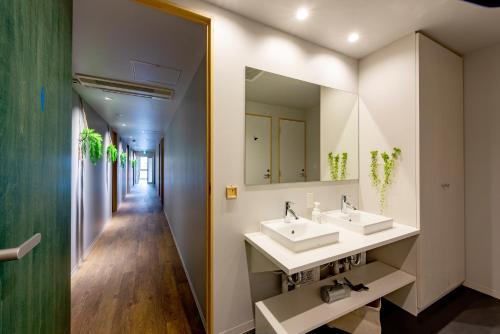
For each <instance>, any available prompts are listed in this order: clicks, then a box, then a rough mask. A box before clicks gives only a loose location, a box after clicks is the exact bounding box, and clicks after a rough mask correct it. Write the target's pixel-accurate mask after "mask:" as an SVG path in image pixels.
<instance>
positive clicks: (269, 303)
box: [255, 262, 415, 334]
mask: <svg viewBox="0 0 500 334" xmlns="http://www.w3.org/2000/svg"><path fill="white" fill-rule="evenodd" d="M343 277H347V278H348V279H349V280H350V281H351V282H353V284H357V283H361V282H362V283H364V284H365V285H366V286H368V287H369V290H368V291H362V292H355V291H352V292H351V296H350V297H349V298H345V299H342V300H338V301H336V302H334V303H332V304H326V303H324V302H323V301H322V300H321V297H320V287H321V286H323V285H329V284H332V280H333V279H334V278H339V279H341V278H343ZM414 281H415V276H412V275H410V274H408V273H406V272H404V271H402V270H398V269H396V268H393V267H391V266H388V265H386V264H384V263H382V262H372V263H369V264H366V265H363V266H361V267H356V268H354V269H352V270H350V271H348V272H345V273H342V274H339V275H337V276H334V277H329V278H326V279H324V280H322V281H318V282H315V283H312V284H311V285H307V286H304V287H302V288H300V289H296V290H294V291H291V292H288V293H284V294H281V295H278V296H275V297H271V298H269V299H266V300H263V301H260V302H257V303H256V304H255V325H256V332H257V333H278V334H285V333H288V334H295V333H306V332H308V331H311V330H313V329H315V328H317V327H320V326H322V325H324V324H327V323H329V322H330V321H332V320H335V319H337V318H340V317H342V316H343V315H346V314H347V313H349V312H352V311H354V310H356V309H358V308H360V307H362V306H364V305H366V304H368V303H370V302H372V301H374V300H376V299H378V298H381V297H383V296H385V295H387V294H389V293H391V292H393V291H396V290H398V289H400V288H402V287H404V286H406V285H408V284H411V283H413V282H414Z"/></svg>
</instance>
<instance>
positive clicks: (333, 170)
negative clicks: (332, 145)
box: [328, 152, 339, 181]
mask: <svg viewBox="0 0 500 334" xmlns="http://www.w3.org/2000/svg"><path fill="white" fill-rule="evenodd" d="M328 166H329V167H330V179H331V180H332V181H337V180H338V179H339V155H338V154H335V155H334V154H333V153H332V152H330V153H328Z"/></svg>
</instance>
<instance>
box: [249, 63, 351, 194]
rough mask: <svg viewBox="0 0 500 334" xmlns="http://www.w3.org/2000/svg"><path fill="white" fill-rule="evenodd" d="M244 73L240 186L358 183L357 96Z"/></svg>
mask: <svg viewBox="0 0 500 334" xmlns="http://www.w3.org/2000/svg"><path fill="white" fill-rule="evenodd" d="M245 72H246V84H245V184H247V185H263V184H274V183H290V182H312V181H342V180H353V179H357V178H358V97H357V95H356V94H354V93H349V92H345V91H341V90H338V89H333V88H328V87H323V86H320V85H316V84H312V83H308V82H305V81H301V80H297V79H292V78H288V77H284V76H281V75H277V74H273V73H270V72H265V71H261V70H258V69H255V68H251V67H246V71H245Z"/></svg>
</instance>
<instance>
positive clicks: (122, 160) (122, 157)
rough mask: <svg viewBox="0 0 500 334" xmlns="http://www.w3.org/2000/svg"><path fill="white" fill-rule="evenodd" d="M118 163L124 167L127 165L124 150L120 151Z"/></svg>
mask: <svg viewBox="0 0 500 334" xmlns="http://www.w3.org/2000/svg"><path fill="white" fill-rule="evenodd" d="M120 165H121V166H122V168H125V166H126V165H127V153H125V152H122V153H120Z"/></svg>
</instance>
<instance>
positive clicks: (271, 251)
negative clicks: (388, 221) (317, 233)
mask: <svg viewBox="0 0 500 334" xmlns="http://www.w3.org/2000/svg"><path fill="white" fill-rule="evenodd" d="M336 228H338V230H339V231H340V238H339V242H338V243H335V244H331V245H327V246H323V247H320V248H316V249H311V250H307V251H303V252H293V251H291V250H289V249H288V248H286V247H284V246H282V245H281V244H279V243H278V242H276V241H274V240H273V239H271V238H270V237H268V236H267V235H265V234H264V233H262V232H253V233H247V234H245V240H246V241H247V242H248V243H250V244H251V245H252V246H253V247H255V248H256V249H257V250H258V251H259V252H261V253H262V254H263V255H264V256H265V257H266V258H268V259H269V260H271V261H272V262H273V263H274V264H275V265H276V266H278V267H279V268H280V269H281V270H283V271H284V272H285V273H286V274H288V275H291V274H295V273H297V272H300V271H303V270H307V269H311V268H314V267H317V266H320V265H322V264H325V263H328V262H332V261H336V260H338V259H342V258H345V257H347V256H350V255H354V254H358V253H361V252H366V251H368V250H371V249H374V248H377V247H381V246H384V245H387V244H390V243H393V242H396V241H399V240H402V239H406V238H409V237H412V236H415V235H418V234H419V230H418V229H416V228H414V227H411V226H407V225H402V224H397V223H394V226H393V228H391V229H388V230H384V231H380V232H377V233H373V234H369V235H362V234H358V233H355V232H351V231H349V230H346V229H344V228H342V227H338V226H336Z"/></svg>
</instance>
